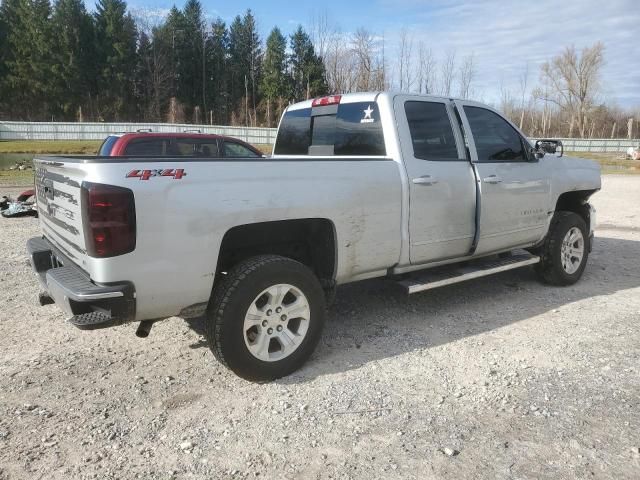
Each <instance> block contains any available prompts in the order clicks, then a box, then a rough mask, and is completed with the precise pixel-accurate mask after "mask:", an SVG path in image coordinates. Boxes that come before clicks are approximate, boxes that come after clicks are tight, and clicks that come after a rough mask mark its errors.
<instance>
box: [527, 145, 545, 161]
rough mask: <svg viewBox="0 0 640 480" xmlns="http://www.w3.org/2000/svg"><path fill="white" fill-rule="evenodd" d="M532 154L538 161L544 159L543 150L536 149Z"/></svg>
mask: <svg viewBox="0 0 640 480" xmlns="http://www.w3.org/2000/svg"><path fill="white" fill-rule="evenodd" d="M530 153H531V155H532V156H533V158H534V159H536V160H540V159H541V158H542V157H544V154H545V152H544V150H541V149H539V148H536V147H534V148H532V149H531V151H530Z"/></svg>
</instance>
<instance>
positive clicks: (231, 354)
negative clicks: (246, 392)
mask: <svg viewBox="0 0 640 480" xmlns="http://www.w3.org/2000/svg"><path fill="white" fill-rule="evenodd" d="M277 284H289V285H292V286H294V287H295V288H297V289H299V290H300V291H301V292H302V293H303V294H304V296H305V297H306V299H307V302H308V304H309V310H310V319H309V325H308V328H307V331H306V335H305V337H304V339H303V340H302V342H301V343H300V344H299V346H298V347H297V348H296V349H295V350H294V351H293V352H292V353H291V354H290V355H289V356H287V357H285V358H283V359H281V360H277V361H263V360H260V359H259V358H257V357H255V356H254V355H253V354H252V353H251V352H250V351H249V348H248V347H247V345H246V343H245V332H244V318H245V315H246V313H247V311H248V309H249V306H250V305H251V304H252V302H253V301H254V300H255V299H256V297H257V296H258V295H259V294H260V293H261V292H263V291H264V290H265V289H268V288H269V287H271V286H273V285H277ZM324 322H325V301H324V291H323V290H322V287H321V286H320V283H319V281H318V279H317V278H316V276H315V275H314V274H313V272H312V271H311V270H310V269H309V268H307V267H306V266H305V265H303V264H301V263H299V262H297V261H295V260H291V259H289V258H285V257H281V256H277V255H260V256H256V257H252V258H249V259H247V260H245V261H243V262H240V263H239V264H238V265H236V266H234V267H233V268H232V269H231V271H229V272H228V274H227V275H225V276H224V277H223V279H222V281H220V282H219V284H218V285H216V286H215V287H214V289H213V294H212V297H211V301H210V302H209V307H208V309H207V319H206V337H207V340H208V342H209V347H210V348H211V350H212V351H213V354H214V355H215V357H216V358H217V359H218V360H219V361H220V362H221V363H222V364H223V365H225V366H226V367H227V368H229V369H230V370H232V371H233V372H234V373H235V374H236V375H238V376H239V377H242V378H244V379H246V380H249V381H253V382H266V381H270V380H274V379H276V378H280V377H284V376H286V375H289V374H290V373H292V372H294V371H295V370H297V369H299V368H300V367H301V366H302V365H303V364H304V362H305V361H306V360H307V359H308V358H309V356H311V354H312V353H313V351H314V349H315V348H316V346H317V344H318V341H319V340H320V336H321V334H322V328H323V326H324Z"/></svg>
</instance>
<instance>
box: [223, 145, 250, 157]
mask: <svg viewBox="0 0 640 480" xmlns="http://www.w3.org/2000/svg"><path fill="white" fill-rule="evenodd" d="M224 156H225V157H232V158H255V157H258V155H257V154H256V152H254V151H253V150H251V149H250V148H247V147H245V146H244V145H242V144H240V143H235V142H224Z"/></svg>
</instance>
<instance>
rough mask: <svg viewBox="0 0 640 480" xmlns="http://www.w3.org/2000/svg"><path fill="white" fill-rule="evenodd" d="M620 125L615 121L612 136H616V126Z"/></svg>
mask: <svg viewBox="0 0 640 480" xmlns="http://www.w3.org/2000/svg"><path fill="white" fill-rule="evenodd" d="M617 127H618V125H617V124H616V122H613V127H611V138H616V128H617Z"/></svg>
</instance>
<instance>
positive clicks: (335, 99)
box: [311, 95, 342, 107]
mask: <svg viewBox="0 0 640 480" xmlns="http://www.w3.org/2000/svg"><path fill="white" fill-rule="evenodd" d="M341 99H342V95H329V96H328V97H320V98H314V99H313V102H311V106H312V107H324V106H326V105H337V104H339V103H340V100H341Z"/></svg>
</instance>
